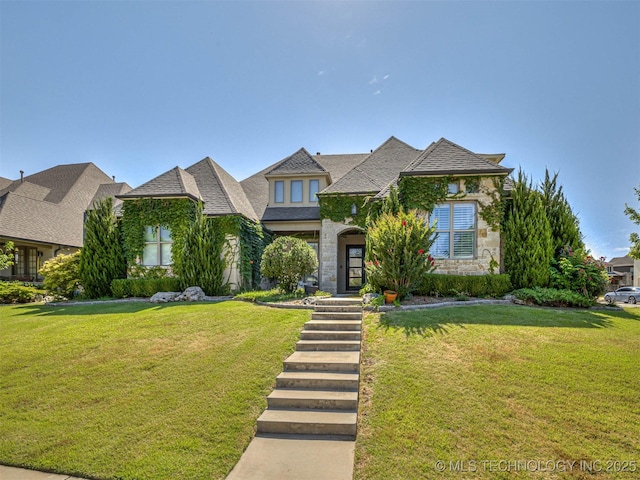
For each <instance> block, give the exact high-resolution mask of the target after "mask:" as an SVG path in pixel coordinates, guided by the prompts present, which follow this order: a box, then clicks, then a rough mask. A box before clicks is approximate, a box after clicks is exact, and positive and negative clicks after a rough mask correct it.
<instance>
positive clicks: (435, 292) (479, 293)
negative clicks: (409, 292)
mask: <svg viewBox="0 0 640 480" xmlns="http://www.w3.org/2000/svg"><path fill="white" fill-rule="evenodd" d="M511 289H512V286H511V281H510V280H509V275H505V274H501V275H444V274H439V273H432V274H428V275H425V276H424V277H423V278H422V282H421V284H420V288H419V289H418V291H417V292H416V293H418V294H420V295H430V296H446V297H453V296H457V295H468V296H470V297H502V296H504V295H506V294H507V293H509V292H510V291H511Z"/></svg>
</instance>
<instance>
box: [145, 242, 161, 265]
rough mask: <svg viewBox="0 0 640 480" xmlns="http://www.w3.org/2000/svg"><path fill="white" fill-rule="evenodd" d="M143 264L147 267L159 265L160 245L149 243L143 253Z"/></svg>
mask: <svg viewBox="0 0 640 480" xmlns="http://www.w3.org/2000/svg"><path fill="white" fill-rule="evenodd" d="M142 264H143V265H147V266H154V265H158V244H157V243H148V244H146V245H145V246H144V250H143V252H142Z"/></svg>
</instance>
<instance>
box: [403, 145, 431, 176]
mask: <svg viewBox="0 0 640 480" xmlns="http://www.w3.org/2000/svg"><path fill="white" fill-rule="evenodd" d="M435 144H436V142H431V143H430V144H429V146H428V147H427V148H425V149H424V150H420V153H419V154H418V155H417V156H416V158H414V159H413V160H412V161H411V162H409V165H407V166H406V167H404V169H403V170H402V171H403V172H404V171H407V172H409V171H411V169H412V168H413V167H414V166H415V165H417V164H419V163H420V162H421V161H422V159H423V158H426V157H427V156H428V155H429V153H431V151H433V149H434V148H435Z"/></svg>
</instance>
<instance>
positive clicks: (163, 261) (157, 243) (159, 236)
mask: <svg viewBox="0 0 640 480" xmlns="http://www.w3.org/2000/svg"><path fill="white" fill-rule="evenodd" d="M150 229H153V230H155V234H154V235H155V238H154V239H153V240H149V239H148V236H147V233H148V232H149V230H150ZM163 231H164V232H167V233H168V235H169V239H168V240H167V239H166V238H163ZM149 247H155V248H154V249H155V257H156V258H155V260H153V261H149V259H148V257H149V254H145V251H146V250H147V249H148V248H149ZM162 247H168V255H169V258H168V259H167V258H165V257H166V256H165V255H163V248H162ZM172 247H173V238H172V237H171V230H169V228H167V227H163V226H161V225H148V226H146V227H145V242H144V249H143V253H142V258H141V259H140V264H141V265H144V266H145V267H156V266H169V265H172V264H173V258H172V256H171V249H172Z"/></svg>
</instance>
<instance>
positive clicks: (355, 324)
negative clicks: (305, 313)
mask: <svg viewBox="0 0 640 480" xmlns="http://www.w3.org/2000/svg"><path fill="white" fill-rule="evenodd" d="M361 328H362V320H309V321H308V322H307V323H305V324H304V329H305V330H333V331H335V330H351V331H358V332H359V331H360V330H361Z"/></svg>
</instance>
